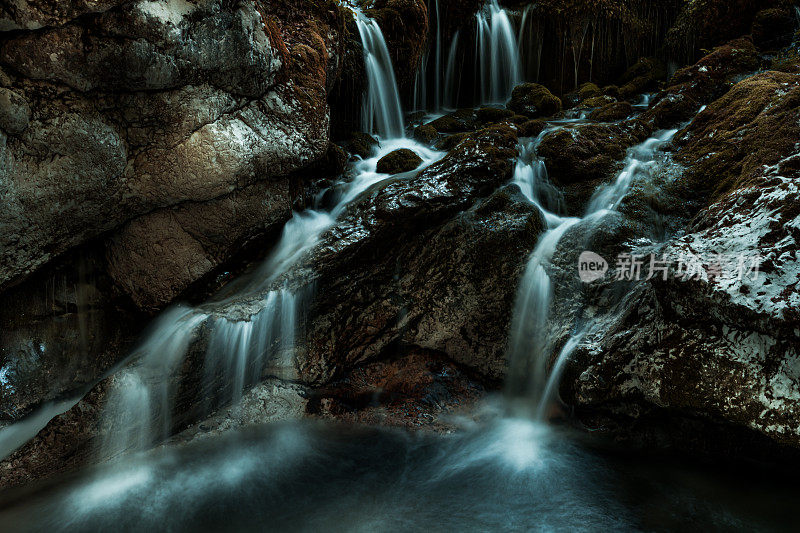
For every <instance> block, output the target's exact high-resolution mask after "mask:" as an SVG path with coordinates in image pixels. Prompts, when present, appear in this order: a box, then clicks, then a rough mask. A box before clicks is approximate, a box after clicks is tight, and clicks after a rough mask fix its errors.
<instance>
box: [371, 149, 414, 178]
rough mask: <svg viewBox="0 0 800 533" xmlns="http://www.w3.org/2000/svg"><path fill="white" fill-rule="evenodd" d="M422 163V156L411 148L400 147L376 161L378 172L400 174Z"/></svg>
mask: <svg viewBox="0 0 800 533" xmlns="http://www.w3.org/2000/svg"><path fill="white" fill-rule="evenodd" d="M421 164H422V158H421V157H420V156H419V155H417V153H416V152H414V151H413V150H409V149H408V148H401V149H399V150H395V151H394V152H391V153H389V154H387V155H385V156H383V157H382V158H381V159H380V160H379V161H378V168H377V170H378V172H380V173H381V174H400V173H401V172H410V171H412V170H414V169H416V168H417V167H419V166H420V165H421Z"/></svg>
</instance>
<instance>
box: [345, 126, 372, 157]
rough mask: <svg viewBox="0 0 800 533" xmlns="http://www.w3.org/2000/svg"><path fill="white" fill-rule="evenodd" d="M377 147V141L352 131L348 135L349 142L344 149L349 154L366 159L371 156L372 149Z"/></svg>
mask: <svg viewBox="0 0 800 533" xmlns="http://www.w3.org/2000/svg"><path fill="white" fill-rule="evenodd" d="M377 145H378V139H376V138H375V137H373V136H372V135H370V134H369V133H364V132H363V131H354V132H352V133H351V134H350V140H349V141H348V142H347V145H346V148H347V149H348V151H349V152H350V153H351V154H356V155H360V156H361V157H363V158H367V157H369V156H370V155H372V151H373V148H374V147H375V146H377Z"/></svg>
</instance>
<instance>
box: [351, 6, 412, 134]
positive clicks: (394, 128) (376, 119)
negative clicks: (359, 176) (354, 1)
mask: <svg viewBox="0 0 800 533" xmlns="http://www.w3.org/2000/svg"><path fill="white" fill-rule="evenodd" d="M354 12H355V14H356V24H357V25H358V32H359V34H360V35H361V43H362V45H363V47H364V67H365V69H366V73H367V83H368V88H367V95H366V97H365V98H364V104H363V109H362V115H361V116H362V127H363V130H364V131H365V132H368V133H374V134H376V135H378V136H380V137H382V138H384V139H397V138H400V137H403V136H404V135H405V128H404V124H403V109H402V106H401V104H400V92H399V91H398V89H397V80H396V79H395V75H394V67H393V66H392V60H391V58H390V56H389V49H388V48H387V47H386V40H385V39H384V37H383V32H382V31H381V28H380V26H378V23H377V22H376V21H375V20H373V19H370V18H369V17H367V16H366V15H364V14H363V13H361V12H360V11H358V10H354Z"/></svg>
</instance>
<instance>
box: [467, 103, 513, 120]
mask: <svg viewBox="0 0 800 533" xmlns="http://www.w3.org/2000/svg"><path fill="white" fill-rule="evenodd" d="M475 114H476V116H477V117H478V120H479V121H480V122H481V123H482V124H489V123H491V122H502V121H504V120H506V119H510V118H511V117H513V116H514V112H513V111H511V110H510V109H503V108H498V107H481V108H480V109H478V110H477V111H476V112H475Z"/></svg>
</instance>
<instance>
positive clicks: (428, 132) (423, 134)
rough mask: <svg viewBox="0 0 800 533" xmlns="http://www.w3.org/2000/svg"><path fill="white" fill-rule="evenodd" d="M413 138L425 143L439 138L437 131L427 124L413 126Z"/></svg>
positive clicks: (431, 142)
mask: <svg viewBox="0 0 800 533" xmlns="http://www.w3.org/2000/svg"><path fill="white" fill-rule="evenodd" d="M414 138H415V139H417V140H418V141H420V142H424V143H426V144H433V143H434V142H435V141H436V139H438V138H439V132H438V131H436V128H434V127H433V126H431V125H429V124H426V125H422V126H417V127H416V128H414Z"/></svg>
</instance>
